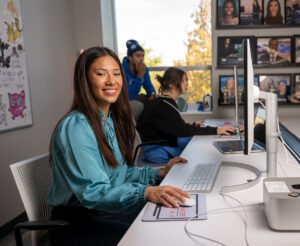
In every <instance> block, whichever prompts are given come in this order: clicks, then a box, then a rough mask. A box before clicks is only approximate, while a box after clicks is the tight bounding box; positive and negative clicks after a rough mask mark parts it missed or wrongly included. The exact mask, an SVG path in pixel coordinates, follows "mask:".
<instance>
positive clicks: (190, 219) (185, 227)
mask: <svg viewBox="0 0 300 246" xmlns="http://www.w3.org/2000/svg"><path fill="white" fill-rule="evenodd" d="M262 204H263V203H255V204H248V205H244V206H243V207H247V206H254V205H262ZM241 207H242V206H235V207H229V208H218V209H213V210H209V211H207V212H204V213H198V214H196V215H195V216H193V217H191V218H189V219H188V220H187V222H186V223H185V225H184V231H185V233H186V234H187V235H188V236H189V237H190V238H191V239H192V240H193V241H194V242H196V243H200V242H199V241H197V240H196V239H194V238H193V237H192V236H195V237H200V238H202V239H205V240H208V241H211V242H214V243H217V244H219V245H222V246H226V244H224V243H222V242H219V241H217V240H214V239H211V238H208V237H205V236H201V235H199V234H195V233H192V232H190V231H189V230H188V228H187V225H188V224H189V223H190V222H191V221H192V220H193V219H194V218H196V217H198V216H201V215H207V214H210V213H214V212H216V211H222V210H229V212H231V210H233V209H235V208H241ZM233 212H236V211H233Z"/></svg>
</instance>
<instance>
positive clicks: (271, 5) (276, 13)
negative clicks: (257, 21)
mask: <svg viewBox="0 0 300 246" xmlns="http://www.w3.org/2000/svg"><path fill="white" fill-rule="evenodd" d="M266 10H267V15H266V16H265V18H264V20H265V21H264V24H284V21H283V17H282V15H281V7H280V3H279V1H278V0H269V2H268V4H267V9H266Z"/></svg>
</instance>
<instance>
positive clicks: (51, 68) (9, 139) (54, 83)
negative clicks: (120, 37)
mask: <svg viewBox="0 0 300 246" xmlns="http://www.w3.org/2000/svg"><path fill="white" fill-rule="evenodd" d="M100 1H101V0H88V1H82V0H39V1H36V0H21V15H22V21H23V28H24V42H25V49H26V55H27V57H26V58H27V59H26V60H27V67H28V80H29V89H30V93H31V106H32V114H33V126H31V127H28V128H24V129H19V130H15V131H10V132H5V133H0V146H1V148H0V156H1V159H0V197H1V202H0V227H1V226H2V225H4V224H6V223H7V222H9V221H10V220H12V219H13V218H15V217H16V216H18V215H19V214H20V213H22V212H23V211H24V208H23V205H22V202H21V200H20V197H19V194H18V191H17V188H16V185H15V183H14V180H13V177H12V174H11V171H10V169H9V165H10V164H12V163H15V162H18V161H21V160H24V159H27V158H31V157H34V156H37V155H40V154H42V153H46V152H48V148H49V142H50V138H51V135H52V132H53V130H54V127H55V125H56V124H57V122H58V120H59V119H60V118H61V117H62V116H63V115H64V114H65V113H66V112H67V110H68V109H69V108H70V106H71V102H72V96H73V84H72V82H73V81H72V80H73V72H74V65H75V61H76V59H77V57H78V52H79V50H80V49H86V48H89V47H92V46H102V45H103V38H102V36H103V31H102V27H101V14H100V13H101V12H100ZM103 11H105V10H104V9H103Z"/></svg>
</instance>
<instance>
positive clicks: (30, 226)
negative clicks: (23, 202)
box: [15, 220, 70, 231]
mask: <svg viewBox="0 0 300 246" xmlns="http://www.w3.org/2000/svg"><path fill="white" fill-rule="evenodd" d="M68 226H70V224H69V222H67V221H64V220H49V221H25V222H21V223H18V224H16V226H15V230H21V229H27V230H31V231H32V230H55V229H62V228H63V227H68Z"/></svg>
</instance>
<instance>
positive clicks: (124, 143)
mask: <svg viewBox="0 0 300 246" xmlns="http://www.w3.org/2000/svg"><path fill="white" fill-rule="evenodd" d="M104 56H111V57H112V58H113V59H114V60H115V61H116V62H117V63H118V65H119V68H120V71H121V76H122V80H123V86H122V90H121V93H120V95H119V97H118V99H117V101H116V102H115V103H113V104H111V107H110V110H111V117H112V119H113V123H114V128H115V132H116V136H117V140H118V144H119V148H120V151H121V153H122V155H123V158H124V161H125V162H126V163H127V164H128V165H133V164H134V162H133V156H132V154H133V144H134V137H135V129H134V124H133V119H132V112H131V109H130V105H129V99H128V91H127V86H126V77H125V73H124V71H123V68H122V65H121V63H120V60H119V58H118V57H117V55H116V54H115V53H114V52H113V51H111V50H110V49H108V48H104V47H93V48H89V49H87V50H85V51H84V52H83V53H82V54H81V55H80V56H79V57H78V59H77V62H76V65H75V72H74V98H73V103H72V106H71V109H70V110H69V112H68V113H70V112H71V111H73V110H77V111H79V112H81V113H83V114H84V115H85V116H86V117H87V119H88V121H89V123H90V125H91V127H92V129H93V131H94V134H95V137H96V140H97V143H98V147H99V151H100V150H101V153H102V155H103V156H104V159H105V161H106V162H107V164H108V165H109V166H111V167H117V166H118V165H119V163H118V161H117V159H116V158H115V155H114V153H113V150H112V148H111V147H110V145H109V143H108V141H107V138H106V135H105V133H104V130H103V126H102V124H101V122H102V120H101V115H100V112H99V109H98V107H97V104H96V101H95V99H94V97H93V95H92V92H91V90H90V86H89V82H88V76H87V74H88V71H89V68H90V66H91V65H92V64H93V63H94V61H95V60H96V59H98V58H100V57H104ZM61 120H62V119H61ZM61 120H60V121H59V123H60V122H61ZM59 123H58V124H59ZM58 124H57V125H58ZM56 127H57V126H56ZM52 141H53V135H52V138H51V143H50V161H51V156H52Z"/></svg>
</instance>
